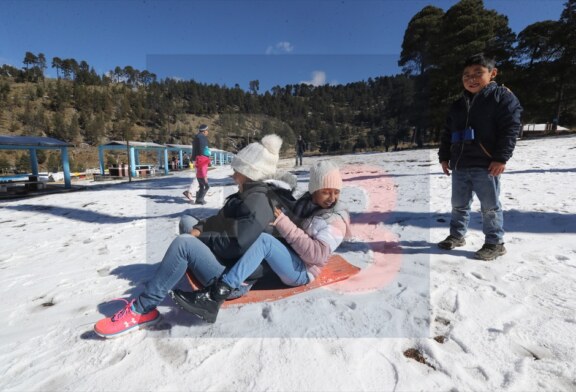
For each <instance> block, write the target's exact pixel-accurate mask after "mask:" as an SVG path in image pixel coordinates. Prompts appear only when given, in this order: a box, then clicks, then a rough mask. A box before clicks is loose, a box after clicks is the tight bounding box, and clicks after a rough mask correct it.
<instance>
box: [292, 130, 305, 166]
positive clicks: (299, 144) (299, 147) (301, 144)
mask: <svg viewBox="0 0 576 392" xmlns="http://www.w3.org/2000/svg"><path fill="white" fill-rule="evenodd" d="M304 151H306V142H305V141H304V139H302V135H298V140H296V165H295V166H302V157H303V156H304Z"/></svg>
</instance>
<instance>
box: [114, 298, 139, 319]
mask: <svg viewBox="0 0 576 392" xmlns="http://www.w3.org/2000/svg"><path fill="white" fill-rule="evenodd" d="M112 301H124V302H125V303H126V306H124V307H123V308H122V309H120V310H119V311H118V312H116V314H114V316H112V322H116V321H117V320H118V319H121V318H122V317H124V315H125V314H126V313H127V312H128V311H129V310H130V308H131V307H132V304H133V303H134V301H135V300H132V301H127V300H125V299H124V298H114V299H113V300H112Z"/></svg>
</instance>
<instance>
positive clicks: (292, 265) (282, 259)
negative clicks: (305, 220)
mask: <svg viewBox="0 0 576 392" xmlns="http://www.w3.org/2000/svg"><path fill="white" fill-rule="evenodd" d="M264 259H266V262H268V265H269V266H270V268H271V269H272V271H274V273H275V274H276V275H278V277H279V278H280V280H281V281H282V282H283V283H284V284H286V285H288V286H301V285H304V284H306V283H308V280H309V279H308V274H307V270H306V265H305V264H304V262H303V261H302V259H300V257H299V256H298V255H297V254H296V252H294V251H293V250H292V249H291V248H289V247H287V246H286V245H284V244H283V243H282V242H280V241H278V240H277V239H276V238H274V236H271V235H270V234H266V233H262V234H260V236H259V237H258V239H257V240H256V241H255V242H254V243H253V244H252V245H251V246H250V248H248V250H247V251H246V253H244V255H243V256H242V257H241V258H240V260H238V261H237V262H236V264H234V266H233V267H232V268H230V269H229V270H228V271H227V272H226V273H225V274H224V276H223V277H222V281H223V282H224V283H226V284H227V285H229V286H230V287H232V288H239V287H240V285H241V284H242V282H244V281H245V280H246V279H247V278H248V277H249V276H250V275H251V274H252V273H253V272H254V271H255V270H256V268H258V266H259V265H260V263H262V261H264Z"/></svg>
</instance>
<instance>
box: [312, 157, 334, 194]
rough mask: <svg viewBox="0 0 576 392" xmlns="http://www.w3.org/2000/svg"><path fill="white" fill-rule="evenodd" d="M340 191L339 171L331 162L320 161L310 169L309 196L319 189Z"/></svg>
mask: <svg viewBox="0 0 576 392" xmlns="http://www.w3.org/2000/svg"><path fill="white" fill-rule="evenodd" d="M326 188H329V189H338V190H341V189H342V176H341V175H340V169H339V168H338V166H337V165H336V164H335V163H333V162H331V161H320V162H317V163H316V164H314V166H312V167H311V168H310V183H309V184H308V192H310V193H311V194H312V193H314V192H316V191H317V190H319V189H326Z"/></svg>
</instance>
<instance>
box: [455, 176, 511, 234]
mask: <svg viewBox="0 0 576 392" xmlns="http://www.w3.org/2000/svg"><path fill="white" fill-rule="evenodd" d="M474 194H476V196H478V200H480V209H481V211H482V231H483V232H484V236H485V239H484V242H485V243H487V244H502V243H504V228H503V227H504V215H503V213H502V205H501V204H500V200H499V197H500V176H497V177H494V176H491V175H490V174H489V172H488V169H484V168H466V169H458V170H453V171H452V218H451V220H450V234H451V235H453V236H454V237H458V238H462V237H464V236H465V235H466V232H467V230H468V224H469V223H470V206H471V204H472V198H473V196H474Z"/></svg>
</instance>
